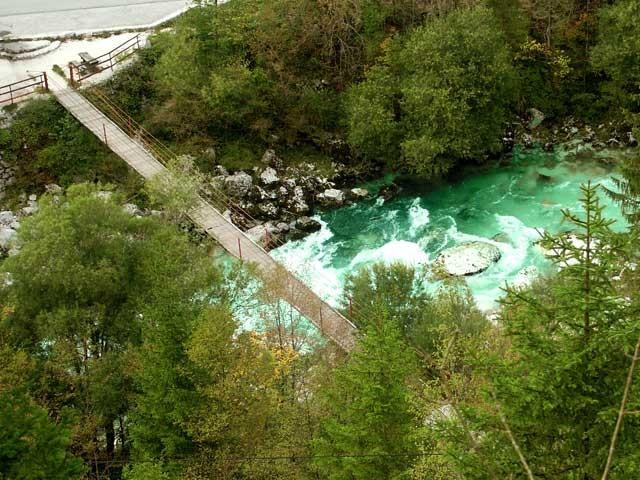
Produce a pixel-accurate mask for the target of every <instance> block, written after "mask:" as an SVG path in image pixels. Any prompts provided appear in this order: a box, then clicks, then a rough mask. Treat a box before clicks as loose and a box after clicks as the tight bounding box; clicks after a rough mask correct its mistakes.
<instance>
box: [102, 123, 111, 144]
mask: <svg viewBox="0 0 640 480" xmlns="http://www.w3.org/2000/svg"><path fill="white" fill-rule="evenodd" d="M102 131H103V132H104V144H105V145H106V146H107V147H108V146H109V142H108V141H107V127H106V126H105V124H104V123H103V124H102Z"/></svg>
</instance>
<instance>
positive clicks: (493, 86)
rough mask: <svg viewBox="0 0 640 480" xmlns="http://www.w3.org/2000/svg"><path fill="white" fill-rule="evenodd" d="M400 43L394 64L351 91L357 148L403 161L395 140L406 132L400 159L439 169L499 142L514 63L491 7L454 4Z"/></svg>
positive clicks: (420, 168) (432, 171) (426, 170)
mask: <svg viewBox="0 0 640 480" xmlns="http://www.w3.org/2000/svg"><path fill="white" fill-rule="evenodd" d="M393 50H394V51H393V53H391V54H390V58H389V59H388V60H387V64H388V66H382V67H379V68H378V69H375V70H373V71H372V73H371V75H370V76H369V77H368V78H367V80H365V82H364V83H363V84H361V85H359V86H357V87H355V89H354V90H353V91H352V92H351V96H350V100H349V102H348V107H347V109H348V114H349V126H350V130H349V139H350V141H351V144H352V146H353V147H354V148H355V149H356V150H357V151H359V150H360V149H362V153H363V154H364V155H365V156H368V157H369V158H372V159H377V158H383V159H386V160H387V161H389V162H392V163H393V164H394V165H398V163H397V162H398V160H397V159H395V158H393V157H394V155H395V151H394V150H393V147H389V146H388V145H389V142H392V144H393V139H394V138H396V136H398V135H399V136H400V147H401V151H402V158H403V160H402V161H401V165H404V166H405V167H407V168H408V169H409V170H411V171H414V172H416V173H419V174H421V175H424V176H427V177H439V176H441V175H443V174H445V173H446V172H447V171H449V170H450V169H451V168H452V167H453V166H454V165H455V163H456V160H457V159H461V158H462V159H470V158H473V157H476V156H479V155H482V154H485V153H487V152H492V151H496V150H497V149H498V147H499V141H498V139H499V135H500V132H501V131H502V128H503V123H504V121H505V120H506V115H507V111H508V108H509V106H510V105H511V104H512V102H513V97H514V84H513V80H514V70H513V68H512V67H511V64H510V57H509V50H508V47H507V46H506V40H505V37H504V35H503V34H502V32H501V30H500V25H499V23H498V21H497V20H496V18H495V16H494V15H493V13H492V11H491V10H489V9H487V8H482V7H477V8H474V9H470V10H458V11H454V12H452V13H450V14H449V15H447V16H446V17H444V18H439V19H436V20H433V21H431V22H428V23H427V24H426V25H424V26H423V27H420V28H418V29H416V30H415V31H413V32H412V33H411V34H410V35H408V37H407V38H406V40H405V41H404V42H403V43H402V44H401V45H400V46H399V47H397V48H394V49H393ZM369 101H371V103H368V102H369ZM396 112H400V113H399V115H398V114H397V113H396ZM367 119H368V121H365V120H367ZM371 124H373V125H374V127H375V128H373V129H371V130H369V127H370V125H371Z"/></svg>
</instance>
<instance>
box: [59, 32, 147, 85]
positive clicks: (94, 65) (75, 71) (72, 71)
mask: <svg viewBox="0 0 640 480" xmlns="http://www.w3.org/2000/svg"><path fill="white" fill-rule="evenodd" d="M123 47H124V48H123ZM140 48H141V47H140V34H139V33H138V34H137V35H135V36H134V37H132V38H130V39H128V40H126V41H125V42H123V43H121V44H120V45H118V46H117V47H115V48H113V49H111V50H109V51H108V52H107V53H103V54H102V55H98V56H97V57H95V58H94V59H93V60H92V61H91V62H90V63H89V62H82V63H80V64H74V63H69V78H70V79H71V83H76V82H81V81H83V80H86V79H87V78H89V77H92V76H94V75H97V74H98V73H100V72H104V71H105V70H107V69H108V68H111V69H112V70H113V66H114V65H117V64H118V63H120V62H122V61H124V60H126V59H127V58H129V57H130V56H131V55H133V54H134V53H135V52H136V51H137V50H139V49H140ZM125 52H126V55H125V56H124V57H121V55H122V54H123V53H125ZM114 53H115V55H114ZM114 59H115V60H116V61H115V62H114ZM107 63H108V64H109V65H107V66H105V67H104V68H102V65H105V64H107ZM81 69H88V70H89V71H88V73H86V74H83V73H82V71H81Z"/></svg>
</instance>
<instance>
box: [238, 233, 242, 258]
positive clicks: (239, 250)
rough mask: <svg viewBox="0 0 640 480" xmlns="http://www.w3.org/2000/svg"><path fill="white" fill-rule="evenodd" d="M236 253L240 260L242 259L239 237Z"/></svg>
mask: <svg viewBox="0 0 640 480" xmlns="http://www.w3.org/2000/svg"><path fill="white" fill-rule="evenodd" d="M238 254H239V255H240V260H242V245H241V244H240V237H238Z"/></svg>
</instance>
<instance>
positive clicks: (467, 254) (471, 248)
mask: <svg viewBox="0 0 640 480" xmlns="http://www.w3.org/2000/svg"><path fill="white" fill-rule="evenodd" d="M501 256H502V254H501V253H500V249H499V248H498V247H496V246H495V245H491V244H490V243H486V242H467V243H463V244H461V245H457V246H455V247H451V248H447V249H446V250H443V251H442V252H441V253H440V255H438V258H436V260H435V262H434V267H435V268H436V269H437V270H441V271H442V272H443V273H446V274H448V275H453V276H466V275H475V274H477V273H481V272H484V271H485V270H486V269H487V268H489V267H490V266H491V265H493V264H494V263H496V262H497V261H498V260H500V257H501Z"/></svg>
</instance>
